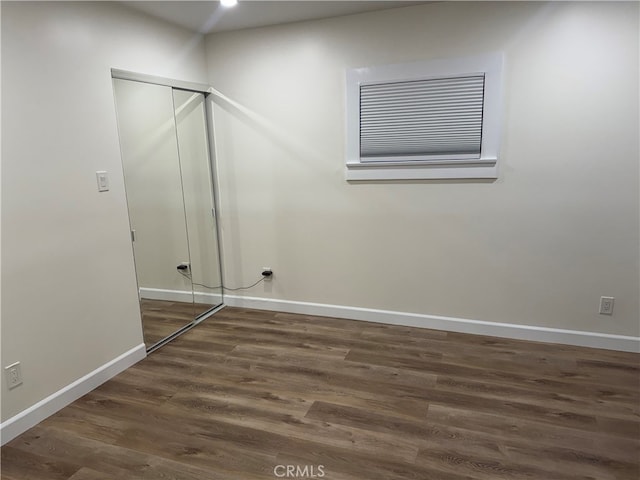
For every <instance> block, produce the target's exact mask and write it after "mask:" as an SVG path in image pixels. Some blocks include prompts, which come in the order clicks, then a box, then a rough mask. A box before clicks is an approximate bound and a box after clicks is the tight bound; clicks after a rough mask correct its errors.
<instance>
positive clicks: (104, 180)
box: [96, 171, 109, 192]
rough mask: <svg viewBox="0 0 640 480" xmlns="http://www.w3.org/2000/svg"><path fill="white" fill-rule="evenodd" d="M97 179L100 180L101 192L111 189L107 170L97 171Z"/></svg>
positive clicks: (99, 188)
mask: <svg viewBox="0 0 640 480" xmlns="http://www.w3.org/2000/svg"><path fill="white" fill-rule="evenodd" d="M96 180H97V182H98V191H99V192H108V191H109V174H108V173H107V172H105V171H99V172H96Z"/></svg>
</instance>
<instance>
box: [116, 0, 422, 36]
mask: <svg viewBox="0 0 640 480" xmlns="http://www.w3.org/2000/svg"><path fill="white" fill-rule="evenodd" d="M121 3H123V4H125V5H127V6H129V7H131V8H134V9H136V10H139V11H142V12H145V13H147V14H149V15H152V16H154V17H156V18H160V19H163V20H166V21H169V22H171V23H173V24H176V25H180V26H182V27H185V28H188V29H189V30H192V31H194V32H200V33H211V32H223V31H228V30H239V29H242V28H251V27H263V26H266V25H277V24H281V23H291V22H299V21H302V20H312V19H318V18H329V17H338V16H341V15H351V14H354V13H362V12H370V11H374V10H385V9H388V8H397V7H406V6H408V5H416V4H420V3H429V2H425V1H420V0H411V1H398V0H396V1H382V0H374V1H368V0H360V1H343V0H324V1H315V0H297V1H273V0H239V1H238V5H236V6H235V7H231V8H225V7H222V6H220V4H219V2H218V1H217V0H208V1H123V2H121Z"/></svg>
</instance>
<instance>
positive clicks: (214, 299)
mask: <svg viewBox="0 0 640 480" xmlns="http://www.w3.org/2000/svg"><path fill="white" fill-rule="evenodd" d="M140 298H144V299H147V300H166V301H168V302H183V303H191V302H193V301H195V302H196V303H203V304H205V305H220V304H221V303H222V295H221V294H219V293H206V292H194V293H192V292H191V290H166V289H162V288H141V289H140Z"/></svg>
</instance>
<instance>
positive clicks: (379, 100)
mask: <svg viewBox="0 0 640 480" xmlns="http://www.w3.org/2000/svg"><path fill="white" fill-rule="evenodd" d="M483 97H484V75H483V74H479V75H472V76H464V77H452V78H436V79H428V80H416V81H406V82H393V83H377V84H373V85H361V86H360V156H361V159H362V161H367V160H369V161H375V160H376V158H377V157H404V156H406V157H412V156H423V157H424V156H436V155H437V156H443V155H444V156H452V155H464V156H472V157H476V158H479V157H480V143H481V137H482V106H483ZM379 159H380V158H379ZM407 159H408V160H410V159H411V158H407ZM380 160H381V159H380Z"/></svg>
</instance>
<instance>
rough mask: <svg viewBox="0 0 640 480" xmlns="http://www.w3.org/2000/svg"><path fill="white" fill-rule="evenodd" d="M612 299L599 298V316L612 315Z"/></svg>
mask: <svg viewBox="0 0 640 480" xmlns="http://www.w3.org/2000/svg"><path fill="white" fill-rule="evenodd" d="M614 300H615V298H613V297H600V315H613V302H614Z"/></svg>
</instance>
